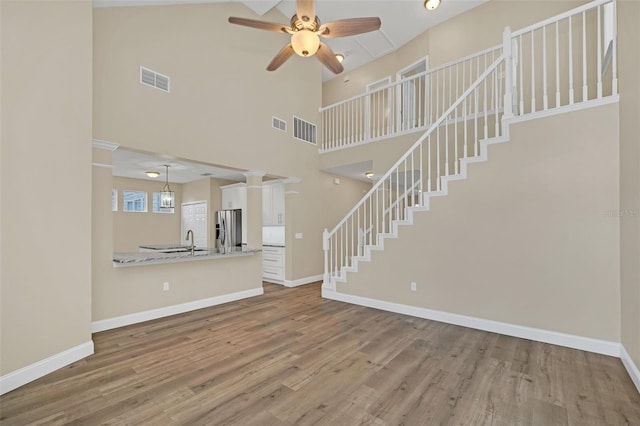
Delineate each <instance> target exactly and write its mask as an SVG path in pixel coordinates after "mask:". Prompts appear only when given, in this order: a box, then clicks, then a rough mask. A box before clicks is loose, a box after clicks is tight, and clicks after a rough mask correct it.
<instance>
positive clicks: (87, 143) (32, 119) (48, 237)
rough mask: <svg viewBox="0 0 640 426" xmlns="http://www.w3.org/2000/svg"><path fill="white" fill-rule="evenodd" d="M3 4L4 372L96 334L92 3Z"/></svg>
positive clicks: (0, 355)
mask: <svg viewBox="0 0 640 426" xmlns="http://www.w3.org/2000/svg"><path fill="white" fill-rule="evenodd" d="M0 10H1V15H2V18H1V19H2V20H1V23H0V31H1V34H2V69H1V78H2V83H1V84H2V97H1V100H0V104H1V110H2V116H1V120H2V126H1V127H2V130H1V132H2V133H1V137H2V148H1V149H2V157H1V159H2V164H1V167H0V174H1V184H2V188H1V190H0V194H1V195H0V197H1V199H2V204H1V205H2V212H1V221H2V222H1V226H0V227H1V229H2V250H1V256H2V257H1V260H0V262H1V265H2V271H1V273H0V274H1V275H0V277H1V279H0V293H1V295H2V296H1V305H0V310H1V313H0V324H1V325H0V335H1V336H2V342H1V344H0V359H1V363H0V375H5V374H7V373H10V372H13V371H15V370H18V369H19V368H22V367H26V366H28V365H30V364H33V363H35V362H38V361H41V360H43V359H46V358H47V357H50V356H52V355H56V354H58V353H60V352H63V351H65V350H68V349H71V348H73V347H75V346H77V345H81V344H84V343H87V342H90V341H91V233H92V230H91V99H92V88H91V72H92V70H91V66H92V65H91V52H92V46H91V27H92V22H91V14H92V8H91V2H89V1H67V2H25V1H2V2H1V3H0ZM45 76H46V77H45Z"/></svg>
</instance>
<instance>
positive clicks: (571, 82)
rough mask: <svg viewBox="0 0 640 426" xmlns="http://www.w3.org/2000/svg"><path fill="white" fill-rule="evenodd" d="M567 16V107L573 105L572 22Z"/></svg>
mask: <svg viewBox="0 0 640 426" xmlns="http://www.w3.org/2000/svg"><path fill="white" fill-rule="evenodd" d="M571 18H572V17H571V16H569V105H573V102H574V91H573V29H572V27H573V20H572V19H571Z"/></svg>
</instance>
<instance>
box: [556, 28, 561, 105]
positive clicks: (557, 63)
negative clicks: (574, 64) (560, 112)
mask: <svg viewBox="0 0 640 426" xmlns="http://www.w3.org/2000/svg"><path fill="white" fill-rule="evenodd" d="M559 44H560V37H559V36H558V21H556V108H558V107H560V46H559Z"/></svg>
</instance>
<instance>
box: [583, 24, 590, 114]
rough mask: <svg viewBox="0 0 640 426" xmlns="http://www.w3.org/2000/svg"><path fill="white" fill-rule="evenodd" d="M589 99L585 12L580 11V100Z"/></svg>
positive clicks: (585, 100)
mask: <svg viewBox="0 0 640 426" xmlns="http://www.w3.org/2000/svg"><path fill="white" fill-rule="evenodd" d="M588 100H589V88H588V87H587V12H586V11H584V12H582V102H587V101H588Z"/></svg>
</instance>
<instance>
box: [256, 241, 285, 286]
mask: <svg viewBox="0 0 640 426" xmlns="http://www.w3.org/2000/svg"><path fill="white" fill-rule="evenodd" d="M284 250H285V248H284V247H272V246H262V280H263V281H267V282H270V283H276V284H284V253H285V251H284Z"/></svg>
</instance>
